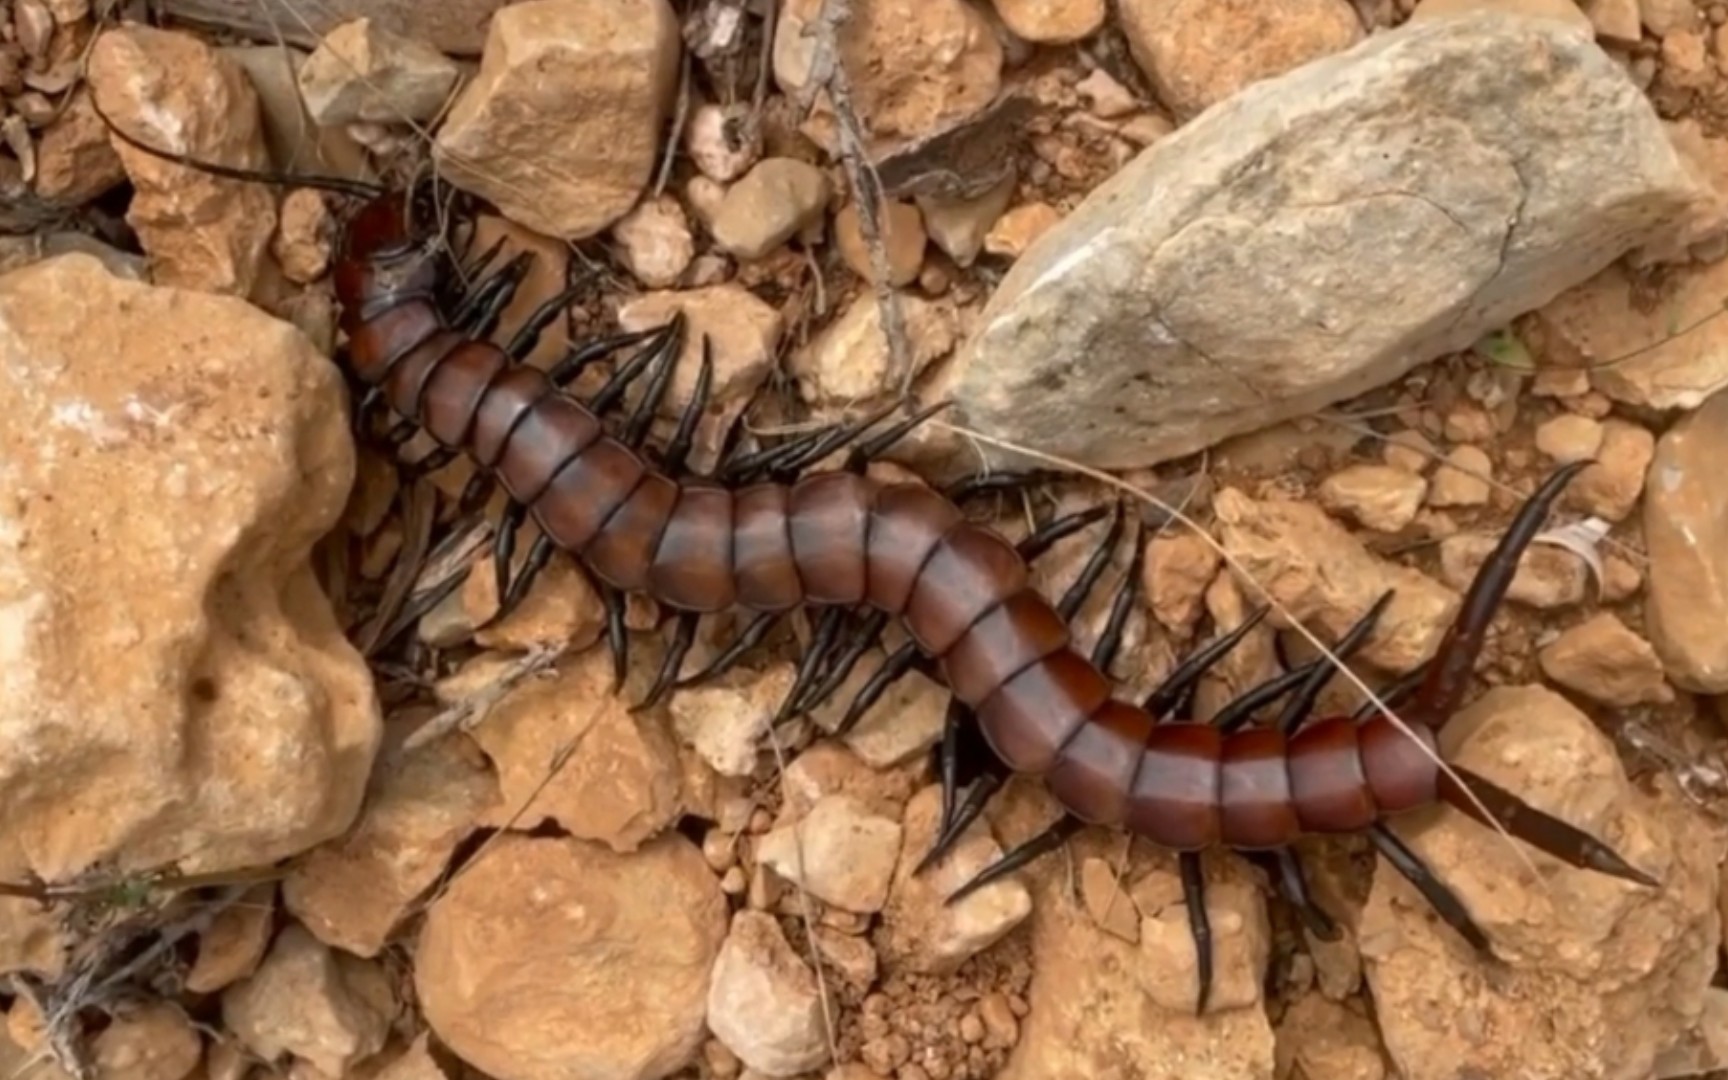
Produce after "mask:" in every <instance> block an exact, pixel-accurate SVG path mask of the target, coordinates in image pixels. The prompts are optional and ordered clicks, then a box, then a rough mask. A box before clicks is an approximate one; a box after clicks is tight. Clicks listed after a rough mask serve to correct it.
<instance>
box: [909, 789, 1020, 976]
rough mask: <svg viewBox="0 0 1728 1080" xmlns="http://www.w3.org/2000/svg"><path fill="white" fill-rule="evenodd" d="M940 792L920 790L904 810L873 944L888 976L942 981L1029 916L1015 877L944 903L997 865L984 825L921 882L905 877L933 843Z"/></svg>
mask: <svg viewBox="0 0 1728 1080" xmlns="http://www.w3.org/2000/svg"><path fill="white" fill-rule="evenodd" d="M941 809H942V802H941V790H940V788H939V787H936V786H929V787H925V788H924V789H923V790H921V791H919V792H918V793H917V794H916V795H914V796H913V797H912V800H911V802H909V803H908V804H907V805H906V816H905V819H904V826H905V832H904V834H903V846H902V848H901V853H900V862H899V865H898V866H897V867H896V869H895V871H894V881H893V884H892V886H891V887H890V891H889V895H888V906H887V908H886V909H885V910H884V911H883V915H882V918H883V924H884V927H885V931H886V932H885V933H884V934H883V935H882V936H881V937H880V938H879V939H878V942H877V945H878V948H879V949H880V950H881V958H882V963H883V965H884V966H885V967H888V968H891V969H892V968H901V969H904V970H910V971H920V972H931V973H937V974H941V973H947V972H952V971H954V970H955V969H956V968H958V967H959V966H960V965H961V964H964V963H965V962H966V961H967V960H969V959H971V958H972V957H973V956H976V955H977V954H978V953H980V952H983V951H984V950H985V949H987V948H989V947H990V946H991V945H993V944H995V943H996V942H997V941H1000V940H1001V939H1002V938H1003V937H1004V936H1005V935H1007V934H1008V932H1009V931H1011V930H1013V929H1014V928H1015V927H1016V926H1018V925H1020V923H1022V922H1024V921H1025V920H1026V917H1027V916H1028V915H1029V914H1031V912H1032V898H1031V896H1030V894H1028V893H1027V891H1026V885H1025V884H1024V882H1022V881H1021V880H1019V878H1018V876H1017V875H1010V876H1009V877H1006V878H1003V879H1001V880H999V881H993V882H991V883H990V884H988V885H986V886H984V887H983V888H981V889H979V890H977V891H976V892H974V893H972V895H970V896H968V897H966V898H965V899H963V900H961V901H959V902H958V903H955V904H947V903H945V902H944V901H945V900H946V898H947V896H948V895H949V894H950V893H952V892H954V891H955V890H956V889H958V888H959V887H960V886H961V885H963V884H965V883H966V882H967V881H969V880H970V879H971V878H973V877H974V876H976V875H977V874H978V873H979V872H980V871H982V870H983V869H984V868H985V867H987V866H989V865H990V864H991V863H994V862H995V861H996V860H997V859H1000V858H1001V857H1002V854H1003V851H1002V846H1001V845H1000V844H998V843H997V842H996V839H995V837H993V836H991V834H990V829H989V827H988V824H987V823H986V822H985V821H984V820H983V819H980V820H978V821H975V822H973V823H972V825H971V826H969V827H968V828H967V830H966V832H964V833H963V834H961V836H960V839H959V840H957V841H956V842H955V843H954V846H953V847H952V848H951V849H950V850H949V852H948V854H947V855H946V856H944V857H943V858H942V859H941V860H940V861H938V862H937V863H936V864H935V865H933V866H932V867H930V869H928V870H926V871H925V872H924V873H923V874H918V875H914V874H913V873H912V871H913V869H915V868H916V867H917V865H918V862H919V861H920V860H921V859H923V858H924V855H925V853H926V852H928V851H929V850H930V845H931V844H932V843H933V842H934V841H935V839H936V826H937V824H938V819H939V816H940V814H941Z"/></svg>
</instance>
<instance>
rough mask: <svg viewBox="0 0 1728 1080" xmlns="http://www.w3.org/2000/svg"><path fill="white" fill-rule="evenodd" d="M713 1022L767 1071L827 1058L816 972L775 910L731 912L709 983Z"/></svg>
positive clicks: (798, 1069) (791, 1069) (782, 1072)
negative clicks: (793, 943)
mask: <svg viewBox="0 0 1728 1080" xmlns="http://www.w3.org/2000/svg"><path fill="white" fill-rule="evenodd" d="M708 1026H709V1027H710V1028H712V1029H713V1031H714V1034H715V1036H716V1037H718V1038H719V1039H720V1041H721V1042H722V1043H724V1044H725V1045H726V1047H727V1049H729V1050H731V1051H732V1052H733V1053H734V1054H736V1055H738V1058H739V1060H741V1061H743V1063H744V1064H745V1065H747V1066H749V1067H750V1068H751V1069H752V1070H754V1071H755V1072H756V1073H757V1074H759V1075H761V1076H772V1077H782V1076H796V1075H798V1074H800V1073H804V1072H808V1071H810V1070H812V1069H818V1068H821V1067H822V1066H823V1065H824V1064H826V1063H827V1062H828V1037H827V1030H826V1026H825V1024H824V1021H823V1002H822V993H821V989H820V988H819V987H818V985H817V982H816V973H815V972H813V971H811V970H810V967H809V965H808V964H806V963H805V962H804V960H803V958H802V957H800V956H799V954H798V952H797V951H796V950H794V949H793V948H792V946H791V944H790V943H789V942H788V941H787V940H786V935H785V934H784V933H782V932H781V930H780V924H779V923H778V922H776V921H775V919H774V917H773V916H772V915H767V914H764V913H762V912H758V911H741V912H739V913H738V914H737V915H736V916H734V917H733V919H732V931H731V933H729V934H727V935H726V942H725V944H724V945H722V946H721V947H720V956H719V959H718V960H716V961H715V963H714V973H713V976H712V979H711V981H710V982H709V986H708Z"/></svg>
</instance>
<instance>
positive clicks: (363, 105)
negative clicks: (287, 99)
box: [299, 18, 459, 125]
mask: <svg viewBox="0 0 1728 1080" xmlns="http://www.w3.org/2000/svg"><path fill="white" fill-rule="evenodd" d="M458 74H459V73H458V70H457V68H456V65H455V63H453V62H452V61H451V60H450V59H449V58H448V57H446V56H445V55H444V54H443V53H441V52H439V51H438V50H437V49H435V48H433V47H432V46H430V45H428V44H426V43H425V42H423V41H419V40H417V39H415V38H411V37H404V36H402V35H400V34H397V33H394V32H393V31H391V30H389V29H388V28H386V27H385V26H383V25H382V24H380V23H377V22H374V21H373V20H371V19H366V18H360V19H354V20H352V21H350V22H345V23H343V24H342V25H340V26H337V27H334V28H332V29H331V30H330V32H329V33H327V34H325V35H324V39H323V40H322V41H320V42H319V43H318V47H317V48H316V49H314V50H313V51H312V55H311V56H309V57H307V58H306V63H305V64H304V65H302V66H301V68H300V72H299V83H300V96H301V97H302V98H303V99H304V100H305V102H306V108H307V109H308V110H309V111H310V112H311V114H312V118H313V119H314V120H316V121H317V122H318V123H320V124H325V125H338V124H352V123H354V122H355V121H365V122H368V123H374V124H402V123H407V122H410V121H416V120H430V119H432V117H433V116H435V115H436V114H437V112H438V110H439V109H440V108H441V107H443V105H444V101H445V99H446V98H448V97H449V96H450V91H451V90H453V89H455V88H456V79H457V76H458Z"/></svg>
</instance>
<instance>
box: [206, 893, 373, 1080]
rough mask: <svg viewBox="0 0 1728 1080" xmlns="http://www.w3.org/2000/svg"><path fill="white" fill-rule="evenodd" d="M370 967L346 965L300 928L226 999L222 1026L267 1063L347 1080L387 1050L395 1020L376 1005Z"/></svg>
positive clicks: (293, 927)
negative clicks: (305, 1067) (304, 1066)
mask: <svg viewBox="0 0 1728 1080" xmlns="http://www.w3.org/2000/svg"><path fill="white" fill-rule="evenodd" d="M368 968H369V965H367V964H366V963H365V962H364V961H360V960H355V959H353V958H352V957H348V958H346V959H344V958H342V957H340V956H339V954H337V953H336V952H334V951H333V950H331V949H330V948H328V947H327V946H325V945H323V944H322V943H320V942H319V941H318V939H317V938H315V937H313V936H312V934H311V933H310V932H309V931H307V930H306V928H305V927H302V926H300V925H298V924H296V923H290V924H289V925H288V926H287V927H285V928H283V930H282V932H281V933H280V934H278V935H277V936H276V942H275V944H274V945H272V946H271V947H270V953H269V955H268V956H266V957H265V958H264V963H263V964H262V965H261V966H260V967H259V968H258V971H257V972H256V973H255V974H253V975H252V976H251V977H250V978H247V979H245V980H243V981H241V982H238V983H235V984H234V985H233V986H230V987H229V988H228V989H227V990H226V991H225V992H224V993H223V995H222V1020H223V1022H224V1023H225V1024H226V1025H227V1026H228V1029H229V1030H230V1031H232V1032H234V1034H235V1035H237V1036H239V1038H240V1040H241V1041H242V1042H244V1043H245V1044H246V1046H247V1048H248V1049H250V1050H251V1051H252V1052H253V1053H254V1054H257V1055H258V1056H259V1057H261V1058H263V1059H264V1060H265V1061H273V1060H275V1059H277V1058H279V1057H281V1056H282V1055H283V1054H293V1055H294V1056H295V1057H297V1058H301V1059H302V1060H305V1061H307V1062H309V1063H311V1064H312V1065H313V1066H315V1067H316V1068H317V1069H318V1070H319V1071H320V1072H322V1073H323V1074H324V1075H326V1076H343V1075H346V1074H347V1072H348V1070H349V1069H350V1068H352V1067H353V1066H354V1065H357V1064H359V1063H360V1062H362V1061H365V1060H366V1059H367V1058H369V1057H371V1056H372V1055H373V1054H376V1053H377V1052H378V1051H379V1050H381V1049H382V1048H383V1046H384V1040H385V1038H386V1037H387V1036H388V1035H389V1025H390V1021H391V1019H392V1017H391V1016H390V1015H389V1014H388V1013H386V1012H383V1011H381V1010H380V1009H379V1007H378V1006H379V1004H380V1003H379V1002H378V1001H376V1000H374V999H373V993H372V990H371V988H370V987H368V986H367V985H366V983H367V981H368V974H367V972H368Z"/></svg>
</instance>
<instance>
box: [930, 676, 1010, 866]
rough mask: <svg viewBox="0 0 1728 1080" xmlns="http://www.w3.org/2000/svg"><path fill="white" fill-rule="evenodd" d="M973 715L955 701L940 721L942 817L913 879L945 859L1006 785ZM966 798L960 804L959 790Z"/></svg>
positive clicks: (1004, 771) (1005, 776)
mask: <svg viewBox="0 0 1728 1080" xmlns="http://www.w3.org/2000/svg"><path fill="white" fill-rule="evenodd" d="M972 719H973V718H972V714H971V713H970V712H969V711H968V710H967V709H966V707H965V706H964V705H961V704H960V703H959V702H958V701H952V700H951V701H950V702H949V704H948V712H947V715H946V716H944V717H943V721H942V743H941V747H940V753H939V757H938V761H937V771H938V774H939V775H940V777H941V783H942V816H941V819H940V820H939V821H938V823H937V827H936V836H935V838H934V839H932V840H931V842H930V850H928V851H926V852H925V853H924V857H923V858H922V859H920V860H919V861H918V865H917V866H916V867H914V868H913V870H912V873H913V875H914V876H916V875H919V874H922V873H924V872H925V871H926V870H928V869H930V867H932V866H934V865H935V864H936V863H937V861H938V860H940V859H941V858H942V856H944V855H946V854H947V853H948V851H949V849H950V848H952V847H953V846H954V844H955V842H956V841H958V840H959V839H960V837H961V836H962V835H964V834H965V832H966V830H967V829H968V828H969V827H971V825H972V823H973V822H974V821H976V820H978V816H979V815H980V814H982V813H983V812H984V807H985V806H986V805H987V804H988V803H989V801H990V799H991V798H992V797H993V796H994V795H995V794H996V793H997V792H998V791H1000V790H1002V785H1003V784H1005V783H1007V782H1008V770H1007V768H1005V767H1004V766H1003V765H1002V763H1001V762H1000V761H999V760H998V759H997V758H996V755H994V754H992V753H990V748H989V746H988V745H987V744H986V743H985V742H984V736H983V733H982V732H981V731H980V730H979V728H978V725H977V724H976V723H972V722H971V721H972ZM962 788H965V791H966V798H965V801H961V800H960V798H959V794H960V790H961V789H962Z"/></svg>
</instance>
